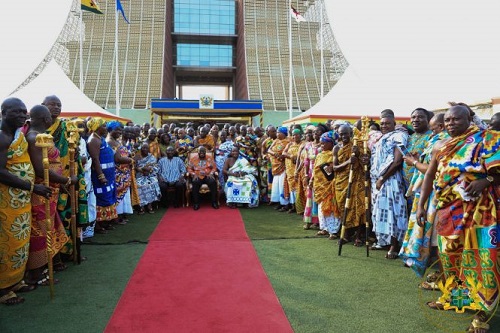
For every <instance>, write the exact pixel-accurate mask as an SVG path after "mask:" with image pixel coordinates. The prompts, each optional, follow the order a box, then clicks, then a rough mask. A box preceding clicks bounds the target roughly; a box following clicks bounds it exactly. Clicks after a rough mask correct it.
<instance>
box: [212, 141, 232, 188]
mask: <svg viewBox="0 0 500 333" xmlns="http://www.w3.org/2000/svg"><path fill="white" fill-rule="evenodd" d="M233 147H234V144H233V142H232V141H226V142H223V143H221V144H220V145H219V147H217V148H216V149H215V164H216V165H217V170H218V171H219V184H220V186H221V188H224V185H225V179H224V174H223V173H222V169H224V163H225V162H226V159H227V157H228V156H229V153H231V149H233Z"/></svg>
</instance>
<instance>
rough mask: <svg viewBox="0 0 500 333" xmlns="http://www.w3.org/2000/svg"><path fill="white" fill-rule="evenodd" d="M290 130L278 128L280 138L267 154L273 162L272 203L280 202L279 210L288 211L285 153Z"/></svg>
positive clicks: (278, 137) (283, 127) (274, 142)
mask: <svg viewBox="0 0 500 333" xmlns="http://www.w3.org/2000/svg"><path fill="white" fill-rule="evenodd" d="M287 133H288V129H287V128H286V127H285V126H280V127H278V134H277V135H278V136H277V138H276V140H274V141H273V143H272V144H271V147H269V149H268V150H267V154H268V155H269V156H270V160H271V172H272V175H273V183H272V188H271V202H278V203H279V204H278V206H276V208H275V209H277V210H283V211H285V210H288V209H289V208H290V207H288V199H287V198H285V157H284V156H283V151H284V150H285V147H286V146H287V144H288V142H289V141H288V138H287Z"/></svg>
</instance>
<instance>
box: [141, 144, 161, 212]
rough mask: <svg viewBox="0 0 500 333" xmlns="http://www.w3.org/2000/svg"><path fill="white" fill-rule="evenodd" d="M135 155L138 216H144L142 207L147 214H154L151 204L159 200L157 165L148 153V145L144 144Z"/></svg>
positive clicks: (154, 158)
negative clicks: (145, 208)
mask: <svg viewBox="0 0 500 333" xmlns="http://www.w3.org/2000/svg"><path fill="white" fill-rule="evenodd" d="M138 155H139V156H137V155H136V158H138V159H137V161H136V163H137V164H136V171H137V174H136V183H137V191H138V193H139V200H140V203H139V205H140V209H139V215H141V214H144V207H147V210H148V212H149V213H151V214H152V213H154V211H153V206H152V203H153V202H155V201H159V200H160V198H161V191H160V185H159V183H158V176H157V174H158V169H159V168H158V163H157V161H156V157H154V156H153V155H152V154H151V153H150V152H149V145H148V144H147V143H144V144H143V145H142V146H141V152H140V154H138Z"/></svg>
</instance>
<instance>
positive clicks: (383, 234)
mask: <svg viewBox="0 0 500 333" xmlns="http://www.w3.org/2000/svg"><path fill="white" fill-rule="evenodd" d="M407 138H408V134H407V133H406V132H404V131H398V130H396V131H393V132H389V133H386V134H384V135H383V136H382V138H380V140H379V141H378V142H377V143H376V144H375V147H374V149H373V151H372V154H371V169H370V177H371V183H372V205H373V206H372V207H373V208H372V221H373V231H374V232H375V235H376V237H377V243H378V244H379V245H381V246H385V245H390V244H391V237H394V238H396V239H397V240H398V241H399V242H402V241H403V239H404V236H405V233H406V229H407V228H408V212H407V203H406V198H405V192H406V185H405V182H404V177H403V170H402V169H399V170H397V171H396V172H395V173H394V174H393V175H392V176H390V177H389V178H388V179H387V180H386V181H385V182H384V184H383V185H382V187H381V188H380V190H377V187H376V182H377V179H378V178H379V177H381V176H382V175H384V174H385V173H386V172H387V169H388V168H389V167H390V165H391V164H392V162H393V161H394V151H395V149H397V148H396V145H397V144H403V145H405V146H406V141H407Z"/></svg>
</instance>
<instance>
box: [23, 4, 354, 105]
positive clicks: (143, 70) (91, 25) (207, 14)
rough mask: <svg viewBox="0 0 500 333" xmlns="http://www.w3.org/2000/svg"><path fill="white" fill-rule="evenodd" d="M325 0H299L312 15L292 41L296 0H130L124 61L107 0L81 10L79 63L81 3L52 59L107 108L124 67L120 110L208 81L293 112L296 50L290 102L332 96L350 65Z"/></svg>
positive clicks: (230, 94) (232, 94) (121, 31)
mask: <svg viewBox="0 0 500 333" xmlns="http://www.w3.org/2000/svg"><path fill="white" fill-rule="evenodd" d="M323 1H324V0H316V1H302V0H292V1H291V3H292V5H293V6H294V7H295V8H296V9H297V10H298V11H299V12H301V13H302V15H303V16H304V17H305V19H306V20H307V21H306V22H300V23H297V22H295V20H293V19H292V20H291V21H292V22H291V27H292V29H291V31H292V44H291V45H290V43H289V42H288V32H289V19H290V8H289V3H288V1H283V0H211V1H206V0H135V1H125V0H122V1H121V2H122V5H123V8H124V10H125V14H126V16H127V18H128V20H129V22H130V24H127V23H126V22H125V21H124V20H123V19H122V18H121V16H120V17H119V20H118V38H117V39H118V48H117V49H118V67H117V66H116V63H115V1H104V0H101V1H100V2H99V6H100V8H101V10H102V12H103V13H104V14H103V15H98V14H94V13H90V12H83V13H82V15H83V16H82V18H83V35H84V41H83V44H82V47H81V49H82V50H83V52H82V55H83V67H82V68H80V43H79V31H80V25H79V16H80V10H79V5H80V1H78V0H75V1H74V4H73V9H72V11H71V12H70V13H69V15H68V21H67V25H66V28H65V29H64V31H63V32H62V33H61V35H60V37H59V39H58V41H57V43H56V44H55V45H54V47H53V50H52V51H51V53H50V54H49V55H48V56H47V58H46V60H47V61H48V60H50V59H52V58H54V59H56V60H57V62H58V63H59V65H60V66H61V67H62V68H63V69H65V71H66V72H67V74H68V76H69V77H70V78H71V79H72V80H73V82H74V83H75V84H76V85H79V84H80V75H81V74H82V80H81V81H82V82H83V91H84V93H85V94H86V95H87V96H88V97H89V98H91V99H92V100H93V101H94V102H95V103H97V104H98V105H100V106H102V107H103V108H105V109H114V108H115V105H116V100H115V95H116V94H115V87H116V82H115V73H116V72H115V71H116V70H118V78H119V87H120V94H119V96H120V105H121V108H122V109H138V110H139V109H140V110H144V109H148V108H149V107H150V103H151V99H152V98H180V99H182V98H186V95H187V93H188V91H190V93H191V94H193V91H194V92H196V91H198V90H199V93H200V94H202V93H204V89H209V87H210V88H217V89H219V91H221V92H222V97H219V98H220V99H257V100H262V101H263V106H264V110H265V111H273V112H274V111H277V112H279V111H284V112H288V110H289V107H290V106H289V83H288V78H289V74H290V66H289V56H290V52H292V63H293V65H292V71H293V84H292V109H294V110H297V111H305V110H307V109H309V108H310V107H312V106H313V105H314V104H316V103H317V102H318V101H319V99H320V97H321V94H322V92H321V87H324V88H323V89H324V94H326V93H327V92H328V91H329V90H330V89H331V88H332V87H333V86H334V85H335V83H336V82H337V81H338V79H339V78H340V77H341V75H342V73H343V72H344V71H345V69H346V68H347V66H348V63H347V61H346V59H345V58H344V57H343V55H342V52H341V50H340V48H339V46H338V45H337V43H336V42H335V38H334V36H333V33H332V29H331V27H330V22H328V18H327V15H326V11H324V10H321V9H322V6H324V4H323ZM321 45H322V46H323V47H322V49H323V52H321V47H320V46H321ZM322 56H323V57H322ZM43 65H44V64H43V63H42V64H40V66H39V68H38V69H37V71H35V73H33V76H36V72H39V71H40V70H41V69H42V68H43ZM321 65H323V67H322V68H321ZM28 81H29V79H28V80H27V82H28Z"/></svg>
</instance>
